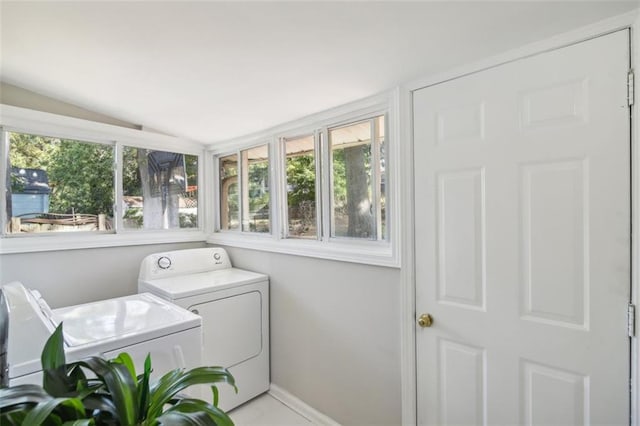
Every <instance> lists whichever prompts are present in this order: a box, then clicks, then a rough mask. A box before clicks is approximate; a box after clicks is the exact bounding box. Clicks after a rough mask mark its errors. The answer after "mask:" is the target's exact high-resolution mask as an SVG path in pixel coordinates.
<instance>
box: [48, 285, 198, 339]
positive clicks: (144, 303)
mask: <svg viewBox="0 0 640 426" xmlns="http://www.w3.org/2000/svg"><path fill="white" fill-rule="evenodd" d="M52 319H53V321H54V322H55V323H56V324H59V323H60V322H64V340H65V343H66V344H67V346H69V347H77V346H82V345H89V344H97V343H103V342H107V341H112V340H121V339H124V338H128V340H131V339H132V338H138V340H139V341H144V340H148V339H153V338H156V337H159V336H164V335H167V334H170V333H176V332H179V331H183V330H186V329H189V328H193V327H198V326H200V325H201V323H202V319H201V318H200V317H199V316H198V315H195V314H193V313H191V312H189V311H187V310H186V309H183V308H180V307H178V306H176V305H173V304H172V303H169V302H167V301H165V300H162V299H160V298H159V297H156V296H154V295H152V294H147V293H143V294H135V295H133V296H126V297H119V298H116V299H108V300H102V301H99V302H93V303H85V304H82V305H76V306H69V307H66V308H60V309H54V310H53V315H52Z"/></svg>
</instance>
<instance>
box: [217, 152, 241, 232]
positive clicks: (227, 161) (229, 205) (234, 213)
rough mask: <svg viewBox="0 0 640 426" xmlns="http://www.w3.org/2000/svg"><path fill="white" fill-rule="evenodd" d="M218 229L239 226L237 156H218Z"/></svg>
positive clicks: (236, 227) (237, 227)
mask: <svg viewBox="0 0 640 426" xmlns="http://www.w3.org/2000/svg"><path fill="white" fill-rule="evenodd" d="M218 164H219V173H220V229H239V228H240V205H239V203H238V195H239V191H238V188H239V186H238V156H237V155H236V154H233V155H227V156H226V157H220V159H219V160H218Z"/></svg>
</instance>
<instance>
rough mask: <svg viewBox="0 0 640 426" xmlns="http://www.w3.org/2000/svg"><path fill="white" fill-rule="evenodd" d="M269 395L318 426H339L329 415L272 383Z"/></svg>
mask: <svg viewBox="0 0 640 426" xmlns="http://www.w3.org/2000/svg"><path fill="white" fill-rule="evenodd" d="M269 395H271V396H272V397H274V398H275V399H277V400H278V401H280V402H282V403H283V404H284V405H286V406H287V407H289V408H291V409H292V410H293V411H295V412H297V413H298V414H300V415H301V416H302V417H304V418H306V419H308V420H309V421H310V422H311V423H313V424H314V425H318V426H340V423H338V422H336V421H335V420H333V419H332V418H331V417H329V416H327V415H325V414H322V413H321V412H320V411H318V410H316V409H315V408H313V407H311V406H309V405H308V404H307V403H305V402H304V401H302V400H301V399H299V398H296V397H295V396H293V395H291V394H290V393H289V392H287V391H286V390H284V389H282V388H281V387H280V386H277V385H274V384H273V383H272V384H271V386H270V387H269Z"/></svg>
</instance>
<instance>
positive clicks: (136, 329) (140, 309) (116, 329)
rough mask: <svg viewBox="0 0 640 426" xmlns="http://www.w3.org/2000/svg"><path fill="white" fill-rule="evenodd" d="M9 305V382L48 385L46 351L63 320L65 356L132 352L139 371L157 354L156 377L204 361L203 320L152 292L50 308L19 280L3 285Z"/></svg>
mask: <svg viewBox="0 0 640 426" xmlns="http://www.w3.org/2000/svg"><path fill="white" fill-rule="evenodd" d="M2 292H3V294H4V295H5V297H6V299H7V302H8V305H9V345H8V362H9V384H10V385H11V386H14V385H19V384H25V383H32V384H39V385H41V384H42V367H41V363H40V355H41V353H42V349H43V347H44V344H45V342H46V340H47V339H48V338H49V336H50V335H51V333H52V332H53V331H54V330H55V328H56V327H57V326H58V324H60V323H61V322H62V323H63V331H64V343H65V356H66V359H67V361H68V362H69V361H77V360H80V359H83V358H86V357H88V356H94V355H96V356H102V357H105V358H107V359H109V358H115V357H116V356H118V354H119V353H121V352H127V353H129V355H131V357H132V358H133V361H134V364H135V366H136V371H137V372H140V373H141V372H142V371H143V367H144V360H145V358H146V356H147V354H149V353H150V354H151V364H152V367H153V373H152V379H155V378H158V377H159V376H161V375H162V374H164V373H166V372H168V371H170V370H173V369H174V368H186V369H191V368H195V367H198V366H200V365H202V352H201V347H202V327H201V326H202V320H201V318H200V317H199V316H198V315H194V314H193V313H191V312H189V311H187V310H185V309H182V308H180V307H178V306H175V305H174V304H171V303H168V302H167V301H165V300H163V299H161V298H159V297H157V296H154V295H152V294H148V293H147V294H135V295H132V296H125V297H119V298H115V299H108V300H102V301H98V302H92V303H86V304H82V305H76V306H68V307H64V308H59V309H50V308H49V305H48V304H47V303H46V301H45V300H44V299H43V298H42V296H41V295H40V293H39V292H37V291H35V290H31V289H27V288H25V287H24V286H23V285H22V284H21V283H19V282H12V283H9V284H7V285H4V286H2Z"/></svg>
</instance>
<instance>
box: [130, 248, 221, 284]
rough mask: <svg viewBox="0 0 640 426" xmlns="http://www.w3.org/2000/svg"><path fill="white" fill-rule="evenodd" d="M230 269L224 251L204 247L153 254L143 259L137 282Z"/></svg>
mask: <svg viewBox="0 0 640 426" xmlns="http://www.w3.org/2000/svg"><path fill="white" fill-rule="evenodd" d="M228 268H231V260H230V259H229V255H228V254H227V252H226V250H225V249H223V248H220V247H206V248H200V249H187V250H175V251H167V252H164V253H154V254H151V255H149V256H147V257H145V258H144V260H143V261H142V264H141V265H140V275H139V276H138V280H143V281H144V280H149V279H158V278H169V277H173V276H176V275H187V274H197V273H200V272H208V271H217V270H220V269H228Z"/></svg>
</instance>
